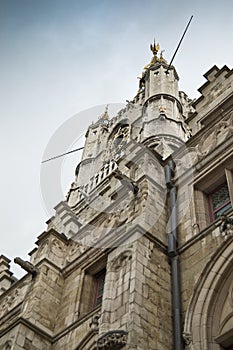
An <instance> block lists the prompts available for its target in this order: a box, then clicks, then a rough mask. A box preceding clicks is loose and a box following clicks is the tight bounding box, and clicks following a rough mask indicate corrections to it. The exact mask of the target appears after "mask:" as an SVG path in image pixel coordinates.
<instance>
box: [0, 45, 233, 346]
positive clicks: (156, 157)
mask: <svg viewBox="0 0 233 350" xmlns="http://www.w3.org/2000/svg"><path fill="white" fill-rule="evenodd" d="M150 48H151V51H152V54H153V56H152V59H151V62H150V63H149V64H148V65H146V66H145V68H144V70H143V72H142V75H141V77H140V78H139V89H138V92H137V94H136V96H135V97H134V98H133V99H132V100H131V101H127V105H126V106H125V108H123V109H122V110H120V111H119V112H118V113H117V115H115V116H114V117H112V118H110V116H109V112H108V107H106V109H105V111H104V112H103V114H102V115H100V116H96V121H95V122H94V123H92V124H91V125H90V126H89V128H88V130H87V132H86V140H85V145H84V150H83V154H82V159H81V162H80V163H79V164H78V165H77V167H76V170H75V178H74V182H73V183H72V184H71V187H70V190H69V192H68V194H67V197H66V199H64V200H62V201H61V202H60V203H59V204H58V205H57V206H56V207H55V214H54V216H53V217H51V218H50V219H49V220H48V222H47V224H48V227H47V230H46V231H45V232H43V233H42V234H41V235H40V236H39V237H38V240H37V242H36V245H37V247H36V248H34V249H33V250H32V251H31V252H30V253H29V255H30V262H28V261H23V260H22V259H20V258H16V259H15V262H16V263H18V264H20V266H21V267H22V268H23V269H24V270H25V271H26V272H27V273H26V274H25V276H24V277H23V278H21V279H20V280H18V281H16V280H15V279H14V278H13V276H12V273H11V272H10V266H9V263H10V260H9V259H7V258H6V257H4V256H1V257H0V258H1V259H0V294H1V295H0V320H1V321H0V349H4V350H10V349H13V350H27V349H28V350H64V349H67V350H120V349H121V350H184V349H186V350H187V349H192V350H209V349H210V350H220V349H226V350H232V349H233V302H232V300H233V299H232V295H233V284H232V280H233V269H232V266H233V254H232V251H233V212H232V204H233V175H232V174H233V152H232V149H233V138H232V134H233V94H232V86H233V80H232V79H233V74H232V70H230V69H229V68H228V67H226V66H224V67H223V68H222V69H219V68H218V67H217V66H214V67H212V68H211V69H210V70H209V71H208V72H207V73H206V74H205V78H206V79H207V82H206V83H205V84H204V85H203V86H202V87H201V88H200V89H199V91H200V93H201V97H200V98H199V99H197V100H196V101H193V100H191V99H189V98H188V97H187V95H186V94H185V93H184V92H182V91H179V87H178V81H179V77H178V74H177V72H176V69H175V68H174V67H173V66H169V65H168V64H167V61H166V60H165V59H164V57H163V51H160V52H159V50H160V47H159V45H158V44H157V43H156V42H154V43H153V44H152V45H151V47H150Z"/></svg>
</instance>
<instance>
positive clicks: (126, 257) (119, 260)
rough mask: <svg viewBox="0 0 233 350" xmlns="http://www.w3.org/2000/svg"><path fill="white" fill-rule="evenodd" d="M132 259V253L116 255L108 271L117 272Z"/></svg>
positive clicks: (128, 251) (124, 252)
mask: <svg viewBox="0 0 233 350" xmlns="http://www.w3.org/2000/svg"><path fill="white" fill-rule="evenodd" d="M131 258H132V251H131V250H125V251H123V252H122V253H121V254H120V255H118V256H117V257H116V258H115V259H114V260H113V262H112V265H111V267H110V271H118V270H120V269H121V268H123V267H124V266H125V265H126V264H127V263H128V262H129V261H130V260H131Z"/></svg>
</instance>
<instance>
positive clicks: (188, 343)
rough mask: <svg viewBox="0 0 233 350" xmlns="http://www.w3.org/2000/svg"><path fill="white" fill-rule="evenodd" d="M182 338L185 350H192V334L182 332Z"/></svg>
mask: <svg viewBox="0 0 233 350" xmlns="http://www.w3.org/2000/svg"><path fill="white" fill-rule="evenodd" d="M183 339H184V343H185V349H186V350H192V349H193V337H192V334H191V333H189V332H184V333H183Z"/></svg>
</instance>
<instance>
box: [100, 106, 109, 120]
mask: <svg viewBox="0 0 233 350" xmlns="http://www.w3.org/2000/svg"><path fill="white" fill-rule="evenodd" d="M108 106H109V105H106V106H105V110H104V113H102V114H101V115H100V116H99V118H98V119H99V120H101V119H107V120H109V115H108Z"/></svg>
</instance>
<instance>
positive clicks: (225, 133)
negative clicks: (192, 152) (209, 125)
mask: <svg viewBox="0 0 233 350" xmlns="http://www.w3.org/2000/svg"><path fill="white" fill-rule="evenodd" d="M231 119H232V118H231V116H230V117H228V119H225V120H222V121H220V122H219V123H217V125H216V126H215V127H214V128H213V129H211V130H209V131H208V132H207V133H205V134H204V136H203V137H202V139H201V142H200V143H199V145H198V146H197V154H198V158H199V159H202V158H203V157H205V156H206V155H207V154H209V153H210V152H211V151H212V150H214V149H215V148H216V147H217V146H218V145H220V144H221V143H222V142H223V141H225V140H226V139H227V138H229V137H230V136H231V135H232V134H233V121H232V120H231Z"/></svg>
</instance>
